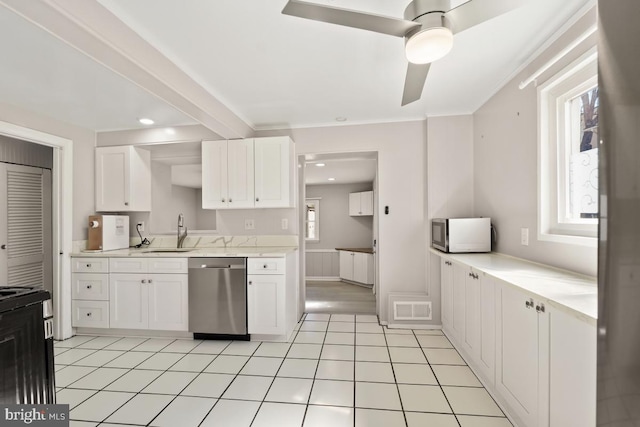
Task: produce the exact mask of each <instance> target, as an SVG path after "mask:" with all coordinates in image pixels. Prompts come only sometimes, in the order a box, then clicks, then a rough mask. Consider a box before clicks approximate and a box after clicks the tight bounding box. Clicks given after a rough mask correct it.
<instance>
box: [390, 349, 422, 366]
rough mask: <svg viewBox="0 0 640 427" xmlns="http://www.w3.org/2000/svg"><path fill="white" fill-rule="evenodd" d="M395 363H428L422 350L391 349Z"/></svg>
mask: <svg viewBox="0 0 640 427" xmlns="http://www.w3.org/2000/svg"><path fill="white" fill-rule="evenodd" d="M389 354H390V355H391V361H392V362H393V363H427V359H426V357H424V353H423V352H422V349H421V348H407V347H389Z"/></svg>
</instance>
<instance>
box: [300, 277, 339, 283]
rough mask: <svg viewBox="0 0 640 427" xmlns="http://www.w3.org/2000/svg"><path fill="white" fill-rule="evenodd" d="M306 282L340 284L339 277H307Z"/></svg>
mask: <svg viewBox="0 0 640 427" xmlns="http://www.w3.org/2000/svg"><path fill="white" fill-rule="evenodd" d="M304 280H312V281H314V282H339V281H340V278H339V277H330V276H307V277H305V278H304Z"/></svg>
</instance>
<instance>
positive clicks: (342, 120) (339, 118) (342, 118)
mask: <svg viewBox="0 0 640 427" xmlns="http://www.w3.org/2000/svg"><path fill="white" fill-rule="evenodd" d="M346 121H347V118H346V117H342V116H340V117H336V122H346Z"/></svg>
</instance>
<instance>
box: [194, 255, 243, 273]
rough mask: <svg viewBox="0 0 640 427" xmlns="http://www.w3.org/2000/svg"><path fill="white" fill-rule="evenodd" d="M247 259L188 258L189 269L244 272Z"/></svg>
mask: <svg viewBox="0 0 640 427" xmlns="http://www.w3.org/2000/svg"><path fill="white" fill-rule="evenodd" d="M246 268H247V259H246V258H239V257H228V258H227V257H210V258H195V257H194V258H189V269H190V270H191V269H193V270H200V269H217V270H223V269H224V270H244V269H246Z"/></svg>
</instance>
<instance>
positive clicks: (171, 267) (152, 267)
mask: <svg viewBox="0 0 640 427" xmlns="http://www.w3.org/2000/svg"><path fill="white" fill-rule="evenodd" d="M147 261H148V262H149V273H169V274H186V273H187V272H188V271H189V258H148V259H147Z"/></svg>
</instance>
